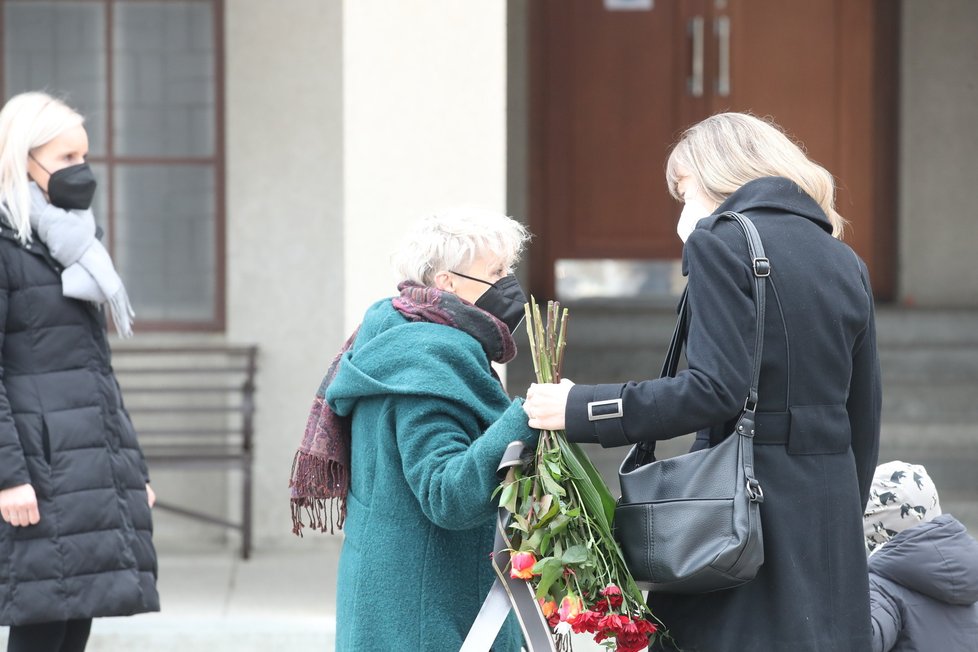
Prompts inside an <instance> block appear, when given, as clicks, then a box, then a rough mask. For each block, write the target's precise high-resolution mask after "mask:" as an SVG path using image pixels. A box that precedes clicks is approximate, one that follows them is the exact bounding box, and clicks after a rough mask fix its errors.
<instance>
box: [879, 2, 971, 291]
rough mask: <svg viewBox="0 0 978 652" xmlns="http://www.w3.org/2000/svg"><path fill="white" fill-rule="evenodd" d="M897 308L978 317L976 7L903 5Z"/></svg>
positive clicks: (908, 3) (931, 3) (964, 5)
mask: <svg viewBox="0 0 978 652" xmlns="http://www.w3.org/2000/svg"><path fill="white" fill-rule="evenodd" d="M902 24H903V34H902V54H901V56H902V63H901V66H902V77H901V102H900V111H901V121H900V122H901V129H900V140H901V143H900V145H901V155H900V190H899V199H900V233H899V242H900V260H899V263H898V268H899V270H900V271H899V283H900V295H901V299H902V300H903V301H905V302H907V303H912V304H914V305H917V306H922V307H970V308H976V307H978V264H976V259H978V256H976V251H975V249H976V247H978V218H976V202H975V198H974V197H975V186H976V182H978V165H976V164H975V156H976V153H978V127H976V122H978V120H976V118H978V47H976V46H975V44H976V43H978V2H975V1H974V0H940V1H939V2H920V1H919V0H904V2H903V23H902Z"/></svg>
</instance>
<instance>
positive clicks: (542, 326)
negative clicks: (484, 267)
mask: <svg viewBox="0 0 978 652" xmlns="http://www.w3.org/2000/svg"><path fill="white" fill-rule="evenodd" d="M526 312H527V322H526V323H527V332H528V333H529V336H530V352H531V355H532V358H533V367H534V371H535V372H536V376H537V381H538V382H539V383H558V382H560V372H561V368H562V365H563V355H564V348H565V346H566V329H567V310H566V309H564V310H563V311H561V309H560V306H559V304H557V303H556V302H553V301H551V302H549V303H548V304H547V319H546V322H544V321H543V319H542V318H541V314H540V308H539V306H538V305H537V304H536V302H535V300H534V299H533V298H532V297H531V299H530V303H529V304H527V306H526ZM565 400H566V392H565ZM531 411H532V410H531ZM533 416H537V415H533ZM561 417H562V415H561ZM561 422H562V421H561ZM543 423H544V425H548V424H550V421H549V420H544V421H543ZM530 425H531V426H535V425H536V423H535V422H534V420H532V419H531V421H530ZM498 491H499V492H500V499H499V503H500V506H501V507H503V508H504V509H505V510H507V511H508V512H509V513H510V514H511V520H510V523H509V531H510V541H511V545H512V555H511V566H510V576H511V577H513V578H518V579H523V580H526V581H528V582H529V583H530V584H531V586H533V587H534V589H535V595H536V597H537V599H538V601H539V604H540V609H541V612H542V614H543V616H544V617H545V618H546V619H547V621H548V624H549V625H550V627H551V628H552V629H553V631H554V634H555V637H556V639H557V642H558V646H559V647H560V649H568V647H569V635H570V633H571V632H572V631H573V632H575V633H583V632H588V633H590V634H593V635H594V639H595V641H597V642H599V643H603V644H604V645H605V646H607V647H609V648H610V649H617V650H620V651H622V652H637V651H638V650H641V649H643V648H645V647H646V646H648V645H649V644H650V642H651V641H652V640H655V638H656V637H659V636H665V633H664V632H662V631H661V629H660V624H659V623H658V621H655V622H653V621H654V620H655V618H654V616H653V615H652V614H651V613H650V612H649V611H648V608H647V607H646V605H645V600H644V597H643V595H642V593H641V591H640V590H639V589H638V587H637V586H636V585H635V582H634V580H633V579H632V577H631V575H630V574H629V572H628V569H627V568H626V566H625V561H624V558H623V557H622V553H621V550H620V548H619V547H618V543H617V542H616V541H615V539H614V535H613V534H612V529H611V523H612V518H613V516H614V508H615V499H614V497H612V495H611V492H610V491H609V490H608V487H607V485H606V484H605V482H604V480H603V479H602V478H601V476H600V474H599V473H598V472H597V470H596V469H595V468H594V466H593V465H592V464H591V462H590V460H589V459H588V458H587V456H586V455H585V454H584V453H583V452H582V451H581V449H580V447H579V446H577V445H576V444H571V443H569V442H568V441H567V439H566V437H565V436H564V434H563V432H562V431H559V430H543V431H542V432H541V433H540V439H539V443H538V445H537V449H536V451H535V452H534V453H533V454H532V457H529V456H528V457H527V459H526V460H524V464H523V465H521V466H516V467H513V468H511V469H510V470H509V472H508V473H507V475H506V478H505V479H504V480H503V482H502V484H501V485H500V488H499V490H498Z"/></svg>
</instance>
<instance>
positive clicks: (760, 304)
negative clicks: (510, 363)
mask: <svg viewBox="0 0 978 652" xmlns="http://www.w3.org/2000/svg"><path fill="white" fill-rule="evenodd" d="M718 217H719V218H721V219H727V220H730V221H732V222H736V223H737V224H739V225H740V228H741V230H742V231H743V232H744V237H745V238H746V239H747V250H748V252H749V254H750V258H751V269H752V271H753V279H754V308H755V313H756V315H757V327H756V329H755V339H754V361H753V367H752V369H751V382H750V390H749V391H748V394H747V400H746V401H745V402H744V412H749V413H750V420H751V421H753V420H754V418H753V413H754V412H755V411H756V409H757V387H758V384H759V383H760V378H761V353H762V350H763V345H764V313H765V308H766V301H765V299H766V296H765V293H764V288H765V285H766V284H765V283H764V280H765V279H766V278H767V277H768V276H770V275H771V262H770V261H769V260H768V259H767V257H766V256H765V255H764V246H763V245H762V244H761V236H760V235H759V234H758V233H757V228H756V227H755V226H754V224H753V223H752V222H751V221H750V220H748V219H747V218H746V217H744V216H743V215H741V214H740V213H735V212H733V211H727V212H725V213H721V214H720V215H719V216H718ZM688 292H689V290H688V288H687V289H686V290H683V295H682V298H681V299H680V300H679V318H678V319H677V320H676V328H675V330H674V331H673V333H672V341H671V342H670V343H669V351H668V352H667V353H666V359H665V361H664V362H663V364H662V373H661V374H660V377H662V378H664V377H667V376H675V375H676V370H677V369H678V368H679V358H680V355H681V353H682V349H683V345H684V344H685V343H686V336H687V335H688V331H689V303H688V297H687V294H688Z"/></svg>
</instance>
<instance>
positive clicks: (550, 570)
mask: <svg viewBox="0 0 978 652" xmlns="http://www.w3.org/2000/svg"><path fill="white" fill-rule="evenodd" d="M541 562H546V563H544V564H543V565H542V567H541V570H540V580H539V582H538V583H537V591H536V596H537V598H542V597H544V596H545V595H547V593H548V592H549V591H550V587H551V586H553V583H554V582H556V581H557V578H559V577H560V576H561V575H562V574H563V572H564V565H563V564H561V563H560V560H559V559H557V558H555V557H547V558H546V559H542V560H540V561H538V562H537V563H536V565H534V566H533V570H534V572H536V569H537V566H541Z"/></svg>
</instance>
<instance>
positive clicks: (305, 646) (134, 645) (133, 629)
mask: <svg viewBox="0 0 978 652" xmlns="http://www.w3.org/2000/svg"><path fill="white" fill-rule="evenodd" d="M338 552H339V540H338V539H334V538H331V537H320V538H319V539H318V540H315V541H314V540H313V539H312V537H308V536H307V537H306V538H305V539H303V540H301V541H300V540H296V542H295V543H293V544H288V545H282V546H281V547H276V548H274V549H259V550H257V551H256V552H255V554H254V556H253V558H252V559H251V560H249V561H247V562H245V561H242V560H241V559H239V558H238V557H237V556H236V554H235V552H234V551H233V550H223V549H220V550H204V551H166V550H163V551H161V552H160V575H159V588H160V595H161V600H162V606H163V610H162V611H161V612H160V613H156V614H144V615H139V616H133V617H131V618H101V619H98V620H96V621H95V624H94V625H93V627H92V637H91V639H90V641H89V646H88V650H89V652H135V651H139V652H198V651H200V652H203V651H205V650H206V651H207V652H224V651H228V652H230V651H232V650H233V651H235V652H251V651H255V652H258V651H259V650H260V651H262V652H266V651H269V650H296V651H300V650H316V651H318V652H332V650H333V633H334V629H335V620H334V612H335V605H334V603H335V600H334V596H335V591H336V586H335V582H334V578H335V567H336V559H337V556H338ZM6 638H7V634H6V630H5V629H0V646H2V647H0V649H3V647H5V645H6Z"/></svg>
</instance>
